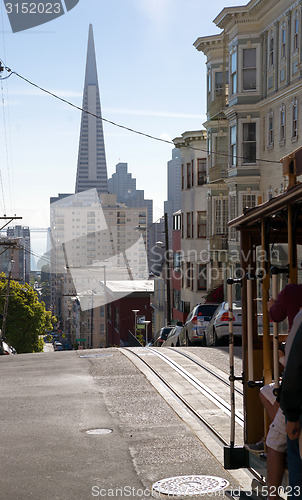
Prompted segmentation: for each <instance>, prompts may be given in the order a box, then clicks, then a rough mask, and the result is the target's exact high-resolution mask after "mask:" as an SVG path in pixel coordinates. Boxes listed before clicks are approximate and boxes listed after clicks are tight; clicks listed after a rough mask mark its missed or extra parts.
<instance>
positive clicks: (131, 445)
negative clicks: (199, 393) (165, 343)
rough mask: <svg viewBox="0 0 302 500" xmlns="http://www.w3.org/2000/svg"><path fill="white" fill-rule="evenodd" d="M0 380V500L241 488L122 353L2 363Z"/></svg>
mask: <svg viewBox="0 0 302 500" xmlns="http://www.w3.org/2000/svg"><path fill="white" fill-rule="evenodd" d="M81 356H88V357H81ZM0 380H1V393H0V408H1V410H0V422H1V425H0V447H1V458H0V499H1V500H2V499H3V500H27V499H33V500H48V499H49V500H54V499H60V500H65V499H66V500H86V499H90V498H106V499H109V498H132V499H139V498H142V499H144V498H150V495H151V493H150V490H151V487H152V484H153V483H154V482H155V481H158V480H160V479H163V478H166V477H172V476H178V475H187V474H211V475H213V476H220V477H224V478H225V479H227V480H228V481H230V483H231V485H232V486H234V487H236V486H237V484H236V482H235V483H234V480H233V478H232V477H231V476H230V475H229V473H228V472H227V471H225V470H223V469H222V467H221V466H220V464H219V463H218V462H217V461H216V460H215V458H214V457H213V456H212V455H211V454H209V453H208V452H207V450H206V449H205V448H204V446H203V445H202V443H201V442H200V441H199V440H198V439H197V438H196V436H195V434H194V433H193V432H192V431H191V430H190V428H189V427H188V426H187V425H186V424H185V423H184V422H183V421H182V420H181V419H180V418H179V417H178V416H177V415H176V413H175V412H174V411H173V410H172V408H171V407H170V406H169V405H168V404H167V403H166V401H165V400H164V399H163V398H162V397H161V396H160V395H159V394H158V392H157V391H156V390H155V389H154V388H153V387H152V386H151V385H150V383H149V382H148V380H147V379H146V378H145V376H144V375H143V374H142V373H140V372H139V370H138V369H137V368H136V367H135V366H134V365H133V364H132V363H131V361H129V360H128V359H127V358H126V357H125V356H123V354H121V353H120V352H118V351H117V350H116V349H107V350H105V349H103V350H95V351H93V350H89V351H67V352H50V353H39V354H24V355H20V354H18V355H17V356H2V357H1V358H0ZM96 428H97V429H107V428H108V429H112V431H113V432H112V433H110V434H105V435H88V434H87V433H86V431H87V430H91V429H96Z"/></svg>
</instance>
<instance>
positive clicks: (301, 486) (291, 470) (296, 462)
mask: <svg viewBox="0 0 302 500" xmlns="http://www.w3.org/2000/svg"><path fill="white" fill-rule="evenodd" d="M287 461H288V479H289V481H288V482H289V487H290V490H289V495H288V497H289V498H295V499H298V498H302V460H301V457H300V453H299V439H289V438H287Z"/></svg>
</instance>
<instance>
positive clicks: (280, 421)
mask: <svg viewBox="0 0 302 500" xmlns="http://www.w3.org/2000/svg"><path fill="white" fill-rule="evenodd" d="M265 442H266V445H267V446H269V448H272V449H273V450H275V451H279V452H281V453H284V452H285V451H286V448H287V439H286V430H285V417H284V415H283V413H282V410H281V409H280V408H279V410H278V411H277V413H276V416H275V418H274V420H273V421H272V423H271V425H270V426H269V431H268V433H267V436H266V441H265Z"/></svg>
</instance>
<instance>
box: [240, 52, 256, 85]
mask: <svg viewBox="0 0 302 500" xmlns="http://www.w3.org/2000/svg"><path fill="white" fill-rule="evenodd" d="M242 77H243V90H255V89H256V49H255V48H254V49H243V67H242Z"/></svg>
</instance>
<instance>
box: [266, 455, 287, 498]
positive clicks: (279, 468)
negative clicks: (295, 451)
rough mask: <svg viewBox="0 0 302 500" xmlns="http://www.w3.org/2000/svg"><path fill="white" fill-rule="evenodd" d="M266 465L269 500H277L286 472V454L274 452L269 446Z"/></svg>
mask: <svg viewBox="0 0 302 500" xmlns="http://www.w3.org/2000/svg"><path fill="white" fill-rule="evenodd" d="M266 465H267V485H268V498H269V499H273V500H276V498H279V495H278V492H279V488H280V486H281V484H282V479H283V474H284V471H285V453H282V452H280V451H276V450H273V448H270V447H269V446H267V462H266Z"/></svg>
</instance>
